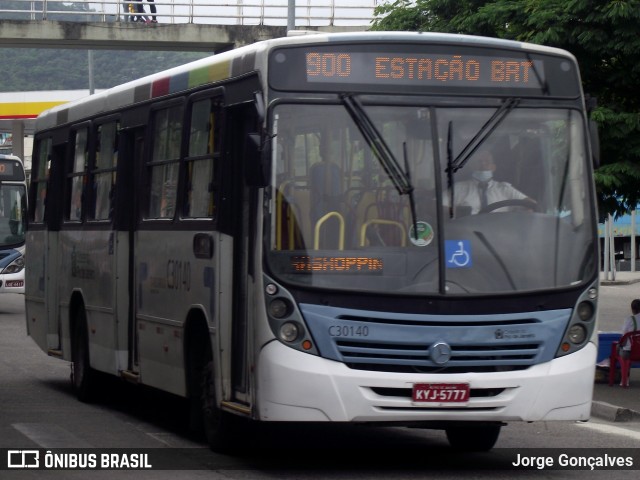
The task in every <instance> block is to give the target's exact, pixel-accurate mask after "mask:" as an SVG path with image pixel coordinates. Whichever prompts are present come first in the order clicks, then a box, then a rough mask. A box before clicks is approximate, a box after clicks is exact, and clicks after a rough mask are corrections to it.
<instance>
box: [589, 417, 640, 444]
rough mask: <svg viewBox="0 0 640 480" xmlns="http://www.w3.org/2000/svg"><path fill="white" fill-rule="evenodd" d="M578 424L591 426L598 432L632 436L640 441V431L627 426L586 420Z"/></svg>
mask: <svg viewBox="0 0 640 480" xmlns="http://www.w3.org/2000/svg"><path fill="white" fill-rule="evenodd" d="M577 425H578V426H580V427H582V428H589V429H591V430H595V431H597V432H600V433H606V434H609V435H618V436H621V437H627V438H632V439H634V440H639V441H640V432H636V431H634V430H629V429H626V428H621V427H616V426H613V425H607V424H604V423H591V422H586V423H578V424H577Z"/></svg>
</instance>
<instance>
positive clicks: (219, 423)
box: [201, 360, 234, 452]
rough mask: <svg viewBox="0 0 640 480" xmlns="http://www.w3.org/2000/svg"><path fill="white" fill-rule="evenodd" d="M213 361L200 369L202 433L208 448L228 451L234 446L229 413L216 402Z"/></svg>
mask: <svg viewBox="0 0 640 480" xmlns="http://www.w3.org/2000/svg"><path fill="white" fill-rule="evenodd" d="M214 378H215V374H214V369H213V361H212V360H209V361H208V362H207V363H206V365H204V368H203V369H202V382H201V407H202V423H203V428H204V434H205V437H206V439H207V443H208V444H209V448H211V450H214V451H216V452H230V451H231V450H233V448H234V441H233V435H232V434H233V432H232V428H231V422H232V418H231V415H230V414H228V413H226V412H223V411H222V410H221V409H220V408H219V407H218V404H217V400H216V389H215V381H214Z"/></svg>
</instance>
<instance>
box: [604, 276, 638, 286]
mask: <svg viewBox="0 0 640 480" xmlns="http://www.w3.org/2000/svg"><path fill="white" fill-rule="evenodd" d="M638 282H640V279H636V278H634V279H632V280H600V285H631V284H632V283H638Z"/></svg>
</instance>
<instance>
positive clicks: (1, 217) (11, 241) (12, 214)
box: [0, 183, 27, 248]
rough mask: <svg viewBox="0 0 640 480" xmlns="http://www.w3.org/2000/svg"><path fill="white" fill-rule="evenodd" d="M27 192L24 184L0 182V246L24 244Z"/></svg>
mask: <svg viewBox="0 0 640 480" xmlns="http://www.w3.org/2000/svg"><path fill="white" fill-rule="evenodd" d="M26 195H27V192H26V189H25V186H24V185H9V184H6V183H5V184H0V247H2V248H4V247H15V246H20V245H22V244H24V235H25V224H26V211H25V209H26V200H27V197H26Z"/></svg>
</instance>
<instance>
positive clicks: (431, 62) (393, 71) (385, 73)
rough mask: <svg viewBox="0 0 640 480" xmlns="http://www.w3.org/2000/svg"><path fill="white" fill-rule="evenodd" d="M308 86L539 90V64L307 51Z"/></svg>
mask: <svg viewBox="0 0 640 480" xmlns="http://www.w3.org/2000/svg"><path fill="white" fill-rule="evenodd" d="M306 73H307V81H309V82H331V83H334V82H344V83H350V82H356V83H391V84H396V85H435V84H438V85H442V84H453V85H459V86H461V85H465V84H472V85H475V86H479V87H493V86H499V87H500V86H506V87H521V88H540V86H541V85H542V84H543V83H544V81H545V80H544V65H543V62H542V61H540V60H528V59H514V58H508V57H485V56H479V55H475V56H469V55H415V54H402V55H399V54H395V55H388V54H382V55H381V54H378V53H366V52H358V53H338V52H327V53H320V52H308V53H307V54H306Z"/></svg>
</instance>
